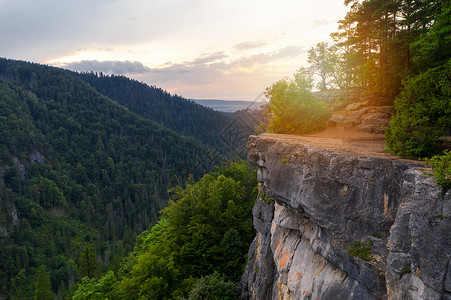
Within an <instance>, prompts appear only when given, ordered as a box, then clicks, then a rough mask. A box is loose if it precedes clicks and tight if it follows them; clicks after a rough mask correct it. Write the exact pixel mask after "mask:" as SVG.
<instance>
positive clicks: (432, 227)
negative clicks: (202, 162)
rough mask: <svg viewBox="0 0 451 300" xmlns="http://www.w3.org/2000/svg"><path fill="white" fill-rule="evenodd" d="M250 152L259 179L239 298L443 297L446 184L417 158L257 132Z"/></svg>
mask: <svg viewBox="0 0 451 300" xmlns="http://www.w3.org/2000/svg"><path fill="white" fill-rule="evenodd" d="M248 157H249V159H250V161H251V162H253V163H254V164H256V165H257V166H258V179H259V182H260V183H259V199H258V200H257V202H256V204H255V207H254V210H253V214H254V227H255V229H256V231H257V235H256V237H255V239H254V241H253V243H252V245H251V247H250V250H249V263H248V265H247V267H246V271H245V274H244V276H243V279H242V282H241V283H240V288H241V291H242V298H243V299H259V300H260V299H451V264H450V257H451V222H450V218H451V190H448V191H444V189H443V188H442V187H441V186H438V185H436V184H435V183H434V180H433V179H432V178H430V177H427V176H425V175H423V172H422V171H421V167H423V166H422V165H421V164H418V163H415V162H412V161H407V160H400V159H393V158H392V159H389V158H379V157H365V156H361V155H358V154H350V153H344V152H340V151H337V150H333V149H322V148H320V147H314V146H311V145H306V144H301V143H295V142H290V141H286V140H283V139H277V138H274V136H271V137H268V136H264V135H263V136H251V137H250V140H249V143H248ZM365 249H367V250H368V251H367V253H366V255H364V254H362V255H360V256H359V255H356V253H357V254H358V251H359V250H362V251H363V250H365ZM351 254H354V255H351Z"/></svg>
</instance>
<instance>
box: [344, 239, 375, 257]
mask: <svg viewBox="0 0 451 300" xmlns="http://www.w3.org/2000/svg"><path fill="white" fill-rule="evenodd" d="M371 245H373V242H372V241H368V242H366V243H364V242H362V241H356V242H354V243H353V247H352V248H349V249H348V253H349V254H350V255H352V256H358V257H360V258H361V259H363V260H366V261H370V260H372V259H373V257H372V256H371Z"/></svg>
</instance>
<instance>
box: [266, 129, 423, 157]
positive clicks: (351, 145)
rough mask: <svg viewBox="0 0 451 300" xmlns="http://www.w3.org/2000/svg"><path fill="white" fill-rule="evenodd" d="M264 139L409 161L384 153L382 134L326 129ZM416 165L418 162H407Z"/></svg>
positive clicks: (269, 134) (384, 145)
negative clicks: (275, 139)
mask: <svg viewBox="0 0 451 300" xmlns="http://www.w3.org/2000/svg"><path fill="white" fill-rule="evenodd" d="M262 135H263V136H265V137H270V138H272V137H274V138H277V139H278V140H284V141H287V142H299V143H302V144H305V145H310V146H313V147H318V148H325V149H332V150H338V151H340V152H346V153H352V154H356V155H359V156H369V157H381V158H387V159H395V160H400V159H402V160H409V159H405V158H402V157H400V156H396V155H393V154H391V153H388V152H384V150H386V149H387V145H386V144H385V139H384V135H383V134H373V133H366V132H358V131H355V130H353V129H346V128H337V127H328V128H326V129H325V130H323V131H321V132H318V133H312V134H305V135H291V134H273V133H264V134H262ZM409 161H413V162H416V163H419V161H416V160H409Z"/></svg>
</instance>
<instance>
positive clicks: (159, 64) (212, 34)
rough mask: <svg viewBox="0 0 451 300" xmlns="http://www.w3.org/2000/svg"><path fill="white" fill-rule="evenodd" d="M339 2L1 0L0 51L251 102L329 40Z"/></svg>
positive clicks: (200, 95)
mask: <svg viewBox="0 0 451 300" xmlns="http://www.w3.org/2000/svg"><path fill="white" fill-rule="evenodd" d="M346 11H347V8H346V7H345V6H344V5H343V2H342V1H340V0H315V1H311V0H310V1H306V0H297V1H295V0H279V1H274V0H273V1H266V0H259V1H244V0H240V1H239V0H229V1H223V0H221V1H217V0H95V1H92V0H78V1H69V0H40V1H35V0H0V41H1V42H0V57H6V58H12V59H20V60H26V61H33V62H38V63H44V64H49V65H54V66H59V67H63V68H67V69H71V70H77V71H97V72H104V73H108V74H112V73H114V74H123V75H125V76H128V77H132V78H135V79H137V80H139V81H143V82H145V83H147V84H150V85H155V86H158V87H162V88H164V89H166V90H168V91H169V92H171V93H175V94H178V95H181V96H184V97H186V98H197V99H230V100H232V99H234V100H254V99H255V97H257V96H258V95H259V94H260V93H261V92H262V91H263V90H264V89H265V88H266V87H267V86H269V85H271V83H273V82H275V81H276V80H278V79H280V78H282V77H285V76H289V75H291V74H292V73H293V72H295V70H296V69H298V68H299V67H301V66H307V51H308V50H309V49H310V48H311V47H312V46H314V45H315V44H316V43H319V42H322V41H328V42H331V39H330V37H329V34H330V33H331V32H333V31H336V30H337V20H339V19H342V18H343V17H344V16H345V14H346Z"/></svg>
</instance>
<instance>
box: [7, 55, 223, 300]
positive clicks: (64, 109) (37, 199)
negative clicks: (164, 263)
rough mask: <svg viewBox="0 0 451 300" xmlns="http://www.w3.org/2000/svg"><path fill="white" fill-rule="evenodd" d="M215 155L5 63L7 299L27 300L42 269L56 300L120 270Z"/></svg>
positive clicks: (50, 73) (73, 83) (70, 85)
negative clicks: (141, 236) (140, 237)
mask: <svg viewBox="0 0 451 300" xmlns="http://www.w3.org/2000/svg"><path fill="white" fill-rule="evenodd" d="M211 151H214V150H211V149H208V148H206V147H205V146H203V145H202V144H200V143H199V142H197V141H196V140H195V139H193V138H191V137H186V136H183V135H180V134H178V133H176V132H174V131H172V130H169V129H167V128H165V127H163V126H162V125H160V124H157V123H155V122H153V121H151V120H148V119H145V118H143V117H140V116H138V115H136V114H134V113H132V112H130V111H129V110H127V109H125V108H124V107H122V106H121V105H119V104H118V103H116V102H114V101H112V100H111V99H109V98H107V97H106V96H104V95H101V94H100V93H98V92H97V91H96V90H94V89H93V88H92V87H91V86H89V85H88V84H87V83H85V82H84V81H82V80H81V79H79V78H78V77H76V76H74V75H73V73H72V72H69V71H64V70H61V69H58V68H52V67H47V66H42V65H38V64H31V63H26V62H19V61H13V60H7V59H0V205H1V206H0V295H1V297H6V298H19V299H31V298H32V297H33V295H34V293H35V290H36V288H37V287H36V280H37V277H36V276H37V275H38V270H39V268H40V267H41V266H44V267H43V268H41V271H42V272H39V274H40V276H41V277H42V276H44V277H45V274H46V270H50V273H49V274H48V275H49V276H50V284H51V288H52V291H53V292H54V293H55V294H57V295H59V297H60V298H61V297H62V295H63V294H64V293H65V291H66V290H67V289H68V288H69V287H70V286H72V285H73V284H74V283H75V282H76V281H77V280H79V279H80V278H81V277H83V276H85V275H87V276H94V275H96V274H101V273H102V272H103V271H105V270H107V269H113V270H114V269H115V268H117V267H118V266H119V263H120V260H121V259H122V257H123V256H124V255H125V254H126V253H127V252H128V251H130V250H131V249H132V248H133V246H134V243H135V238H136V235H137V234H138V233H139V232H141V231H143V230H146V229H148V228H149V226H151V225H153V224H154V223H155V222H156V221H157V216H158V212H159V210H160V209H162V208H163V207H165V205H166V203H167V201H168V193H167V189H168V188H170V187H172V186H176V185H183V184H184V182H185V181H186V179H187V177H188V175H189V174H193V176H194V178H195V179H196V178H200V177H201V176H202V175H203V174H204V173H205V172H206V171H207V170H206V169H205V167H204V164H203V163H201V162H203V161H205V160H207V159H208V160H211V157H212V156H208V157H206V156H205V155H206V154H207V153H210V152H211ZM214 157H220V155H215V156H214ZM40 282H41V281H40ZM42 282H44V283H45V280H43V281H42ZM1 297H0V298H1Z"/></svg>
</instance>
